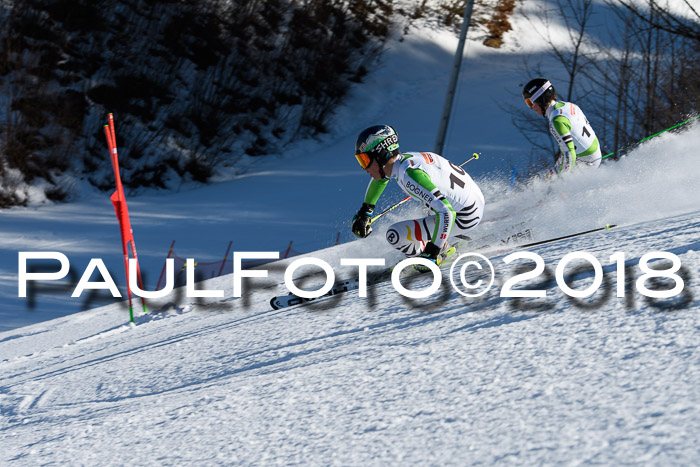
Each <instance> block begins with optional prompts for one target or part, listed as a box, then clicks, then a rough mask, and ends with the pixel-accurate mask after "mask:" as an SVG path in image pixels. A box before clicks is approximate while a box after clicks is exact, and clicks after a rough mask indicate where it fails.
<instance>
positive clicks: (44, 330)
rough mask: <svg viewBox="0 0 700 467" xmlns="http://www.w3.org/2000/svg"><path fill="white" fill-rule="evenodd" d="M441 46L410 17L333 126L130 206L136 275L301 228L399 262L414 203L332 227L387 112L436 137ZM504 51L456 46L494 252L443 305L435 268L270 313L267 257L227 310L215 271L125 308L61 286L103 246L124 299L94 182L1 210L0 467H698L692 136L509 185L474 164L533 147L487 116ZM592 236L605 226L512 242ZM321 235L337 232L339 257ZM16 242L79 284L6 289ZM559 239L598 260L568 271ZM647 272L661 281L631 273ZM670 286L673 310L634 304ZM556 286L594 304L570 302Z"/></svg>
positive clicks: (267, 241)
mask: <svg viewBox="0 0 700 467" xmlns="http://www.w3.org/2000/svg"><path fill="white" fill-rule="evenodd" d="M526 27H527V26H526V23H524V22H523V20H522V19H520V20H518V19H517V17H516V18H515V19H514V31H513V32H512V34H514V36H512V37H517V38H520V39H521V42H522V43H526V42H524V41H525V40H526V38H527V41H534V39H533V38H532V37H531V36H528V35H527V34H526ZM455 42H456V40H455V38H454V37H452V36H449V37H448V36H446V35H441V33H439V32H435V31H429V30H425V31H422V32H421V34H413V35H409V36H407V37H406V38H405V40H404V41H402V42H396V43H394V44H393V46H392V47H393V49H392V50H390V51H389V53H388V54H387V56H386V63H385V65H386V66H387V67H388V68H379V69H378V70H377V72H376V73H375V74H373V75H371V76H370V78H368V82H367V83H366V84H364V85H362V86H358V88H357V89H356V90H355V91H354V92H355V95H354V97H353V99H354V100H351V103H350V105H348V107H347V108H343V109H339V110H338V113H337V115H336V117H335V118H336V121H337V123H338V125H337V128H338V129H337V130H335V131H334V132H332V133H331V134H330V135H326V136H325V137H323V138H321V139H320V140H318V141H317V140H313V141H305V142H300V143H299V144H298V145H297V146H296V147H294V148H291V149H290V151H289V153H287V154H285V155H281V156H280V157H279V158H275V159H273V160H268V161H266V162H265V161H263V162H261V163H260V164H258V165H257V166H255V167H254V168H253V169H251V172H250V174H249V176H247V177H244V178H239V179H238V180H235V181H233V182H227V183H219V184H216V185H212V186H207V187H204V188H199V189H193V188H191V187H183V190H182V191H180V192H179V193H175V194H173V193H167V194H165V193H160V194H146V195H142V196H134V197H130V196H129V195H127V200H128V202H129V209H130V212H131V221H132V224H133V226H134V231H135V237H136V242H137V246H138V248H139V257H140V258H141V259H142V267H143V268H144V270H145V272H146V273H147V281H146V282H147V288H148V289H152V288H154V286H155V283H156V280H157V278H158V275H159V274H160V271H161V268H162V265H163V260H164V258H165V256H166V254H167V251H168V247H169V245H170V243H171V241H172V240H176V241H177V243H176V245H175V250H176V251H177V252H178V254H180V255H181V256H187V257H194V258H196V259H198V260H200V261H215V260H217V259H221V256H222V255H223V253H224V251H225V249H226V245H227V243H228V242H229V241H233V242H234V245H233V249H234V250H236V251H279V250H283V249H284V248H285V247H286V246H287V244H288V242H289V241H290V240H295V245H297V248H298V249H300V250H302V251H306V252H308V253H307V254H306V255H305V256H304V257H307V258H308V257H314V258H318V259H322V260H324V261H326V262H328V263H329V264H330V265H331V266H332V267H333V269H334V271H336V274H337V277H338V278H344V277H350V276H351V275H352V271H350V270H348V269H347V268H341V267H340V266H339V264H340V259H341V258H349V257H371V258H383V259H384V260H385V262H386V264H387V265H390V264H393V263H394V262H395V261H397V260H399V259H400V258H399V257H398V256H397V255H396V253H393V252H392V251H391V248H390V247H389V246H388V245H387V244H386V242H385V240H384V235H383V234H384V232H385V230H386V229H387V228H388V226H389V225H391V223H392V222H395V221H398V220H401V219H406V218H409V217H411V216H414V217H418V216H421V215H423V211H422V210H421V209H420V208H418V207H416V206H412V205H411V203H407V204H406V205H405V206H403V207H401V208H399V209H396V210H395V211H392V212H391V213H390V214H388V215H387V216H385V218H384V219H382V220H381V221H380V222H378V223H377V225H376V228H375V233H374V234H373V235H372V236H370V237H369V238H367V239H364V240H357V241H349V240H350V238H349V236H348V233H347V230H348V220H349V219H350V217H352V214H353V213H354V212H355V211H356V210H357V208H359V206H360V204H361V202H362V194H363V193H364V187H365V186H366V183H367V180H368V179H367V176H366V175H365V174H364V173H362V171H360V170H359V169H358V167H357V164H356V163H355V161H354V158H352V154H351V151H352V148H353V143H354V137H355V135H356V134H357V132H359V131H360V130H361V129H362V128H364V127H365V126H368V125H369V124H374V123H390V124H394V125H395V126H396V127H397V130H398V131H399V135H400V137H401V141H402V143H401V144H402V148H403V149H405V150H407V151H410V150H430V149H432V143H433V139H434V134H435V130H436V128H437V124H436V122H437V118H438V117H439V112H440V110H441V105H442V100H443V97H444V87H445V85H446V81H447V73H446V70H448V69H449V64H450V63H451V61H450V59H449V57H450V53H451V52H450V51H449V49H450V47H451V48H452V49H454V44H455ZM515 42H516V43H518V41H515ZM507 43H509V42H508V41H507ZM510 43H511V44H512V43H513V42H512V41H511V42H510ZM510 47H511V48H510V49H508V48H506V49H505V50H501V51H492V50H490V49H486V48H483V47H480V46H479V45H478V44H476V43H474V41H470V42H469V45H468V50H467V57H468V58H469V59H471V62H468V63H469V66H468V67H467V68H465V71H464V73H463V77H462V78H461V79H462V80H466V81H465V83H470V84H471V85H472V86H471V87H470V88H469V89H470V91H469V92H466V91H465V92H463V93H462V94H461V97H460V99H462V100H461V101H459V102H461V104H460V103H458V104H457V105H456V109H458V110H457V114H456V116H455V122H456V124H455V126H454V127H453V128H455V129H453V130H452V131H451V136H450V138H449V144H448V152H449V153H448V154H445V155H446V156H448V158H450V159H451V160H453V161H455V162H462V161H463V160H465V159H467V158H468V157H469V156H470V155H471V154H472V152H475V151H481V152H482V157H481V158H480V159H479V160H478V161H473V162H471V163H469V164H468V165H467V166H465V168H466V169H467V170H468V171H469V172H470V173H472V174H474V175H475V178H476V179H477V181H478V182H479V184H480V185H481V186H482V189H483V191H484V193H485V195H486V199H487V205H486V214H485V218H484V219H483V222H482V224H481V225H480V226H479V227H478V228H477V229H475V230H474V235H473V237H472V242H471V243H470V245H469V246H473V247H479V246H484V245H485V244H489V245H490V248H486V249H483V250H481V252H482V253H483V254H484V255H485V256H486V258H487V259H488V260H489V261H490V262H491V263H492V264H493V267H494V271H495V281H494V284H493V286H492V287H491V289H489V290H488V291H487V292H486V293H484V294H483V295H481V296H479V297H465V296H463V295H462V294H460V293H459V292H458V291H457V290H455V289H454V288H452V287H451V286H450V283H449V279H448V276H449V272H448V271H444V272H443V278H442V286H441V288H440V289H439V291H438V292H436V293H435V294H434V295H433V296H431V297H429V298H425V299H413V300H411V299H406V298H405V297H402V296H401V295H400V294H399V293H398V292H397V290H396V289H395V288H394V286H393V285H392V284H391V283H390V282H385V283H382V284H379V285H378V286H376V287H374V288H370V290H369V295H368V297H365V298H362V297H360V296H359V293H358V291H350V292H348V293H345V294H341V295H337V296H335V297H330V298H325V299H321V300H318V301H315V302H314V303H310V304H305V305H301V306H293V307H291V308H285V309H282V310H277V311H275V310H273V309H272V308H271V307H270V304H269V301H270V299H271V298H272V297H273V296H274V295H277V294H286V293H287V289H286V287H285V285H284V280H283V273H284V271H285V268H286V267H288V265H289V264H290V263H291V262H292V261H293V260H294V259H296V258H290V259H287V260H284V261H280V262H277V263H273V264H269V265H267V266H265V268H266V269H267V270H269V275H268V277H266V278H252V279H247V280H245V281H244V282H243V287H244V294H243V297H242V298H236V297H234V295H233V279H234V278H233V277H231V276H230V275H228V276H222V277H218V278H215V279H211V280H208V281H205V282H202V283H198V284H197V289H198V290H200V291H201V290H210V291H214V290H221V291H222V295H223V297H220V298H202V299H194V298H188V297H186V296H185V291H184V289H178V290H177V291H176V293H174V294H173V295H172V296H171V297H167V298H165V299H162V300H152V301H149V303H148V305H149V313H148V314H143V313H142V312H141V311H140V310H139V307H138V302H136V303H137V306H136V307H135V308H136V310H135V322H134V323H129V321H128V316H129V314H128V311H127V309H126V304H125V302H123V301H120V302H115V300H114V299H109V300H106V299H105V296H104V294H103V295H100V296H98V297H97V298H95V297H92V298H90V297H84V298H81V299H77V298H70V293H71V291H72V288H71V285H72V286H74V285H75V281H77V279H78V278H79V277H80V274H81V273H82V270H83V268H85V266H86V265H87V263H88V261H89V259H90V258H91V257H101V258H103V259H104V261H105V264H106V265H107V266H108V268H109V270H110V272H111V274H112V275H113V277H114V279H115V280H116V281H117V282H118V283H119V285H120V286H121V287H123V265H122V262H121V261H122V257H121V250H120V244H119V232H118V229H117V226H116V221H115V218H114V213H113V211H112V206H111V204H110V202H109V198H108V196H106V195H104V194H99V195H97V196H90V197H88V198H86V199H83V200H81V201H79V202H77V203H72V204H65V205H46V206H38V207H36V206H35V207H31V208H24V209H13V210H10V211H3V212H0V218H1V219H2V220H3V228H2V232H0V237H1V238H0V240H1V245H0V260H1V261H0V305H2V309H1V310H0V312H1V313H2V318H3V319H2V323H0V325H2V326H3V327H2V328H1V329H2V330H3V332H0V463H1V464H10V463H12V465H40V464H59V465H95V464H99V465H124V464H127V463H137V464H139V465H183V464H185V465H187V464H197V465H211V464H245V465H250V464H256V465H270V464H285V465H287V464H303V465H405V464H414V465H426V464H431V465H433V464H435V465H454V464H457V465H464V464H496V463H498V464H517V465H541V464H547V465H552V464H554V465H558V464H591V463H596V464H607V465H619V464H644V465H664V466H665V465H695V464H698V463H700V449H699V448H698V443H697V439H698V437H700V413H698V412H699V410H700V409H699V407H700V351H699V349H698V335H699V331H700V319H699V318H698V314H699V313H698V312H699V311H700V299H699V297H698V293H699V292H700V277H699V276H698V272H699V271H700V202H699V201H698V196H697V180H698V179H700V162H698V158H697V147H698V145H699V144H700V125H698V124H694V125H688V126H687V127H686V128H684V131H682V132H679V133H673V134H672V133H665V134H663V135H661V136H659V137H657V138H654V139H652V140H650V141H649V142H647V143H645V144H643V145H641V146H639V147H638V148H636V149H635V150H633V151H632V152H630V153H629V155H628V156H627V157H625V158H623V159H622V160H621V161H619V162H617V163H612V162H609V161H606V162H605V163H604V164H603V165H602V166H601V167H600V168H599V169H597V170H593V171H581V172H578V173H575V174H571V175H570V176H568V177H565V178H562V179H557V180H554V181H549V182H547V181H544V180H538V181H533V182H531V183H530V184H528V185H521V186H518V187H517V188H516V189H514V190H510V187H509V183H508V181H507V180H505V179H504V178H502V177H490V176H487V175H488V174H489V173H490V172H491V171H494V170H497V169H501V168H503V167H506V168H508V169H510V168H512V167H511V166H512V165H519V164H520V163H521V161H522V159H518V157H517V153H518V151H522V148H523V147H524V143H523V142H522V140H520V139H518V137H517V136H513V134H515V130H511V131H504V128H506V129H508V128H511V127H510V126H509V123H507V122H505V123H504V122H503V121H501V120H499V119H502V118H504V116H503V115H500V113H499V112H498V108H497V106H496V105H495V104H494V102H498V100H499V99H503V98H508V96H505V95H504V93H503V92H501V91H502V90H503V89H504V88H507V89H510V90H513V89H516V90H517V89H519V86H520V85H521V84H522V82H524V81H525V79H524V78H523V77H522V76H517V69H516V68H515V66H514V63H515V62H517V61H518V60H520V59H521V58H522V57H521V54H522V53H523V50H521V49H519V48H518V47H522V46H512V45H511V46H510ZM528 47H529V46H528ZM534 49H536V47H534V46H532V47H530V48H529V50H534ZM516 52H517V53H516ZM418 64H420V65H421V66H420V67H419V66H417V65H418ZM402 67H403V68H402ZM397 70H398V71H397ZM516 92H517V91H516ZM397 103H398V104H400V105H398V104H397ZM472 109H478V115H477V116H475V115H474V114H473V112H471V113H470V112H467V110H472ZM586 112H587V113H589V111H588V110H586ZM542 124H543V125H545V122H542ZM118 129H119V119H118V116H117V133H118V131H119V130H118ZM514 154H515V155H514ZM504 161H511V162H512V164H511V165H508V163H507V162H504ZM513 161H519V162H513ZM504 164H505V165H504ZM385 195H386V196H385V198H384V199H383V200H382V203H383V204H382V205H380V206H378V209H384V208H386V207H388V206H390V205H391V204H392V203H393V202H394V201H398V200H399V199H401V198H402V195H401V193H399V192H398V190H396V189H395V187H394V188H393V191H389V190H388V191H387V193H386V194H385ZM606 225H616V227H612V228H611V229H602V230H598V231H596V232H592V233H589V234H585V235H580V236H574V237H571V238H566V239H562V240H558V241H554V242H549V243H544V244H539V245H535V246H529V247H525V248H521V249H516V248H515V243H518V242H519V243H520V245H521V246H522V245H523V244H525V243H533V242H539V241H542V240H547V239H552V238H556V237H562V236H568V235H570V234H575V233H577V232H582V231H587V230H591V229H599V228H601V227H605V226H606ZM338 231H340V232H342V236H341V244H339V245H337V246H332V245H333V244H334V241H335V239H336V234H337V232H338ZM467 249H468V248H467ZM19 251H60V252H63V253H64V254H66V255H67V256H68V257H69V258H70V260H71V266H72V268H73V269H74V270H73V272H72V274H73V279H74V280H73V283H72V284H71V283H70V282H63V283H61V284H59V285H58V287H55V286H54V288H53V289H50V287H51V286H50V285H43V286H42V287H41V288H39V289H35V292H34V294H33V295H32V298H31V300H30V299H20V298H18V297H17V277H16V273H17V269H16V267H17V255H18V252H19ZM461 252H462V251H460V253H461ZM574 252H582V253H588V254H590V255H592V256H588V258H589V259H588V260H582V259H575V260H572V261H570V262H569V263H568V266H566V262H565V260H564V258H565V257H567V255H569V254H571V253H574ZM512 254H516V255H524V254H535V255H538V257H539V258H541V259H542V262H543V264H544V270H543V271H542V272H541V273H538V274H537V275H536V277H534V278H529V279H526V278H523V277H522V276H521V277H520V280H518V279H517V277H516V276H517V275H518V274H525V273H527V272H528V271H533V270H534V269H535V267H536V264H537V263H536V261H535V260H534V259H533V258H537V257H530V258H529V259H527V258H523V257H520V258H519V259H515V260H512V261H510V260H509V259H508V258H510V259H512V257H511V256H509V255H512ZM662 256H666V257H668V258H671V259H662V258H661V257H662ZM591 258H593V259H591ZM674 258H675V259H676V262H677V263H676V265H677V266H680V267H679V268H678V270H675V269H673V268H672V266H673V261H672V260H673V259H674ZM647 261H648V264H649V266H650V267H651V268H653V269H655V270H657V272H656V273H652V276H654V277H651V278H644V277H643V274H644V270H643V267H644V265H645V264H647ZM596 263H599V264H600V265H601V268H600V270H599V271H598V272H595V269H594V266H595V264H596ZM562 264H564V265H565V266H566V267H563V284H562V283H561V282H559V281H558V280H557V276H558V269H559V267H560V265H562ZM664 271H666V272H664ZM473 272H474V270H471V272H470V275H469V277H468V278H470V279H471V280H472V283H475V282H476V281H475V279H476V277H473V276H472V275H471V274H472V273H473ZM559 272H561V271H559ZM303 274H306V271H305V270H299V274H298V276H301V275H303ZM664 274H666V275H669V276H670V277H667V278H663V277H662V276H663V275H664ZM427 276H430V275H427ZM432 280H433V278H432V277H425V276H413V277H412V278H409V279H406V281H405V285H406V286H408V287H409V288H411V289H416V290H420V289H423V288H425V287H428V285H429V284H430V283H431V282H432ZM513 280H518V282H517V284H516V285H514V286H513V289H515V290H522V289H531V290H540V291H544V293H545V296H544V297H531V298H517V297H516V298H509V297H505V296H502V293H503V291H504V289H506V288H507V287H506V284H507V282H508V281H513ZM597 280H601V283H600V285H599V286H597V287H595V284H596V283H597ZM322 283H323V278H322V277H319V276H318V275H312V276H309V277H308V278H307V279H306V280H300V281H299V284H300V285H303V287H304V288H306V289H309V290H313V289H314V288H318V287H319V286H320V284H322ZM679 284H680V285H681V287H682V291H681V292H679V293H677V294H675V295H674V296H672V297H670V298H648V297H646V296H644V295H643V293H642V292H643V291H644V290H646V289H651V290H652V291H660V290H666V291H668V290H671V289H673V288H674V287H675V286H678V285H679ZM564 286H567V287H571V288H572V289H573V290H579V291H581V290H586V289H588V288H591V289H592V290H595V292H593V294H592V295H591V296H590V297H586V298H577V299H574V298H571V297H569V296H567V295H565V293H564V291H563V290H564ZM645 288H646V289H645ZM122 290H123V289H122ZM100 303H106V305H104V306H101V307H95V306H96V304H97V305H99V304H100ZM80 309H87V311H82V312H76V311H77V310H80ZM50 318H55V319H50Z"/></svg>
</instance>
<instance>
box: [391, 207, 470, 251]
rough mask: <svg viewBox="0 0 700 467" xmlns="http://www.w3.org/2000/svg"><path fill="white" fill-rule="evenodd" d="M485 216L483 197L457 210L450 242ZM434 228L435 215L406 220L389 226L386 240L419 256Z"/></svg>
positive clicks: (402, 249)
mask: <svg viewBox="0 0 700 467" xmlns="http://www.w3.org/2000/svg"><path fill="white" fill-rule="evenodd" d="M483 217H484V203H483V201H482V200H481V199H480V200H477V201H475V202H474V203H473V204H472V205H470V206H467V207H465V208H463V209H460V210H459V211H457V212H456V217H455V222H454V225H453V226H452V230H451V231H450V236H449V237H448V242H449V241H450V238H453V237H456V236H460V235H466V232H467V231H469V230H471V229H473V228H474V227H476V226H477V225H479V222H481V219H482V218H483ZM434 230H435V216H428V217H425V218H423V219H411V220H405V221H401V222H397V223H396V224H393V225H391V226H390V227H389V229H388V230H387V231H386V241H387V242H389V244H390V245H391V246H393V247H394V248H396V249H397V250H399V251H400V252H402V253H404V254H405V255H406V256H409V257H411V256H418V255H420V254H421V253H422V252H423V249H424V248H425V244H426V243H428V242H429V241H430V239H431V238H432V235H433V231H434Z"/></svg>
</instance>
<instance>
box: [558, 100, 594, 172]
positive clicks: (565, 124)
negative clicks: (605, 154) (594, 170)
mask: <svg viewBox="0 0 700 467" xmlns="http://www.w3.org/2000/svg"><path fill="white" fill-rule="evenodd" d="M545 116H546V117H547V119H548V120H549V132H550V133H552V136H554V138H555V139H556V140H557V143H558V144H559V148H560V149H561V154H562V157H560V158H559V159H558V160H557V161H556V163H555V167H554V169H555V171H556V172H557V173H561V172H563V171H565V170H566V171H571V170H572V169H573V168H574V167H575V166H576V164H577V163H578V164H579V166H580V165H586V166H591V167H598V166H599V165H600V161H601V157H602V154H601V152H600V144H599V142H598V137H597V136H596V135H595V132H594V131H593V128H591V124H590V123H588V119H587V118H586V115H584V113H583V111H582V110H581V109H580V108H579V106H577V105H576V104H574V103H572V102H562V101H559V102H557V101H554V102H552V103H551V104H550V105H549V107H547V110H546V112H545Z"/></svg>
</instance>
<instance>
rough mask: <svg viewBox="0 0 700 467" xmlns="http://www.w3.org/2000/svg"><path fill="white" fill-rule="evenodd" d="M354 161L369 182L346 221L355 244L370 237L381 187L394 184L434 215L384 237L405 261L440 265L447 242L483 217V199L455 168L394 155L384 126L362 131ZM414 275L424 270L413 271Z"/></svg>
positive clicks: (413, 155) (425, 157)
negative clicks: (421, 260)
mask: <svg viewBox="0 0 700 467" xmlns="http://www.w3.org/2000/svg"><path fill="white" fill-rule="evenodd" d="M355 158H357V161H358V162H359V163H360V166H361V167H362V168H363V169H364V170H365V172H367V173H368V174H369V175H370V176H371V177H372V180H371V181H370V183H369V186H368V187H367V190H366V192H365V199H364V203H363V204H362V207H361V208H360V210H359V211H358V212H357V214H355V216H354V217H353V219H352V232H353V233H354V234H355V235H356V236H357V237H360V238H365V237H367V236H368V235H369V234H371V233H372V226H371V225H370V224H371V218H372V213H373V212H374V207H375V205H376V204H377V201H378V200H379V197H380V196H381V194H382V192H383V191H384V189H385V188H386V185H387V183H389V180H391V179H392V178H394V179H396V180H397V182H398V184H399V186H400V187H401V189H402V190H403V191H404V192H405V193H406V194H407V195H409V196H410V197H411V198H413V199H415V200H416V201H418V202H420V203H421V204H423V205H425V206H426V207H427V208H429V209H431V210H432V211H433V212H434V215H431V216H428V217H425V218H421V219H413V220H406V221H401V222H398V223H396V224H393V225H392V226H390V227H389V229H388V230H387V232H386V240H387V241H388V242H389V244H391V245H392V246H393V247H394V248H396V249H397V250H399V251H401V252H403V253H404V254H406V256H409V257H414V256H420V257H422V258H426V259H428V260H430V261H432V262H434V263H436V264H438V265H439V264H440V263H441V261H442V260H443V258H444V252H445V251H447V249H448V248H449V247H448V243H447V240H448V239H449V238H450V237H454V236H456V235H461V234H464V233H465V232H466V231H467V230H469V229H472V228H474V227H476V226H477V225H478V224H479V222H481V219H482V218H483V214H484V195H483V194H482V193H481V190H480V189H479V187H478V186H477V185H476V183H474V181H473V180H472V178H471V177H470V176H469V174H467V172H465V171H464V169H462V168H461V167H459V166H457V165H455V164H453V163H452V162H450V161H449V160H447V159H445V158H444V157H442V156H439V155H437V154H434V153H432V152H407V153H400V152H399V136H398V135H397V134H396V131H395V130H394V129H393V128H392V127H390V126H387V125H376V126H372V127H369V128H367V129H365V130H364V131H362V132H361V133H360V134H359V136H358V137H357V141H356V142H355ZM414 267H415V268H416V269H417V270H418V271H420V272H427V271H429V270H430V269H429V268H427V267H424V266H420V265H414Z"/></svg>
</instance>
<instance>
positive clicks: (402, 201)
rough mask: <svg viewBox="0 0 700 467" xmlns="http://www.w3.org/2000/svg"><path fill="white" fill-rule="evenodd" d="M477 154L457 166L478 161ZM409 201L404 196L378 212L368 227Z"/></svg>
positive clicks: (407, 197)
mask: <svg viewBox="0 0 700 467" xmlns="http://www.w3.org/2000/svg"><path fill="white" fill-rule="evenodd" d="M479 154H481V153H477V152H475V153H474V155H472V157H470V158H469V159H467V160H466V161H464V162H462V163H461V164H459V166H460V167H462V166H464V165H465V164H466V163H467V162H471V161H473V160H474V159H478V158H479ZM409 199H411V197H410V196H406V197H405V198H404V199H402V200H401V201H399V202H398V203H396V204H394V205H393V206H391V207H389V208H387V209H385V210H384V211H382V212H380V213H379V214H377V215H376V216H374V217H373V218H372V219H370V220H369V225H371V224H372V223H373V222H374V221H376V220H377V219H379V218H380V217H382V216H383V215H384V214H386V213H388V212H389V211H393V210H394V209H396V208H398V207H399V206H401V205H402V204H403V203H405V202H406V201H408V200H409Z"/></svg>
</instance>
